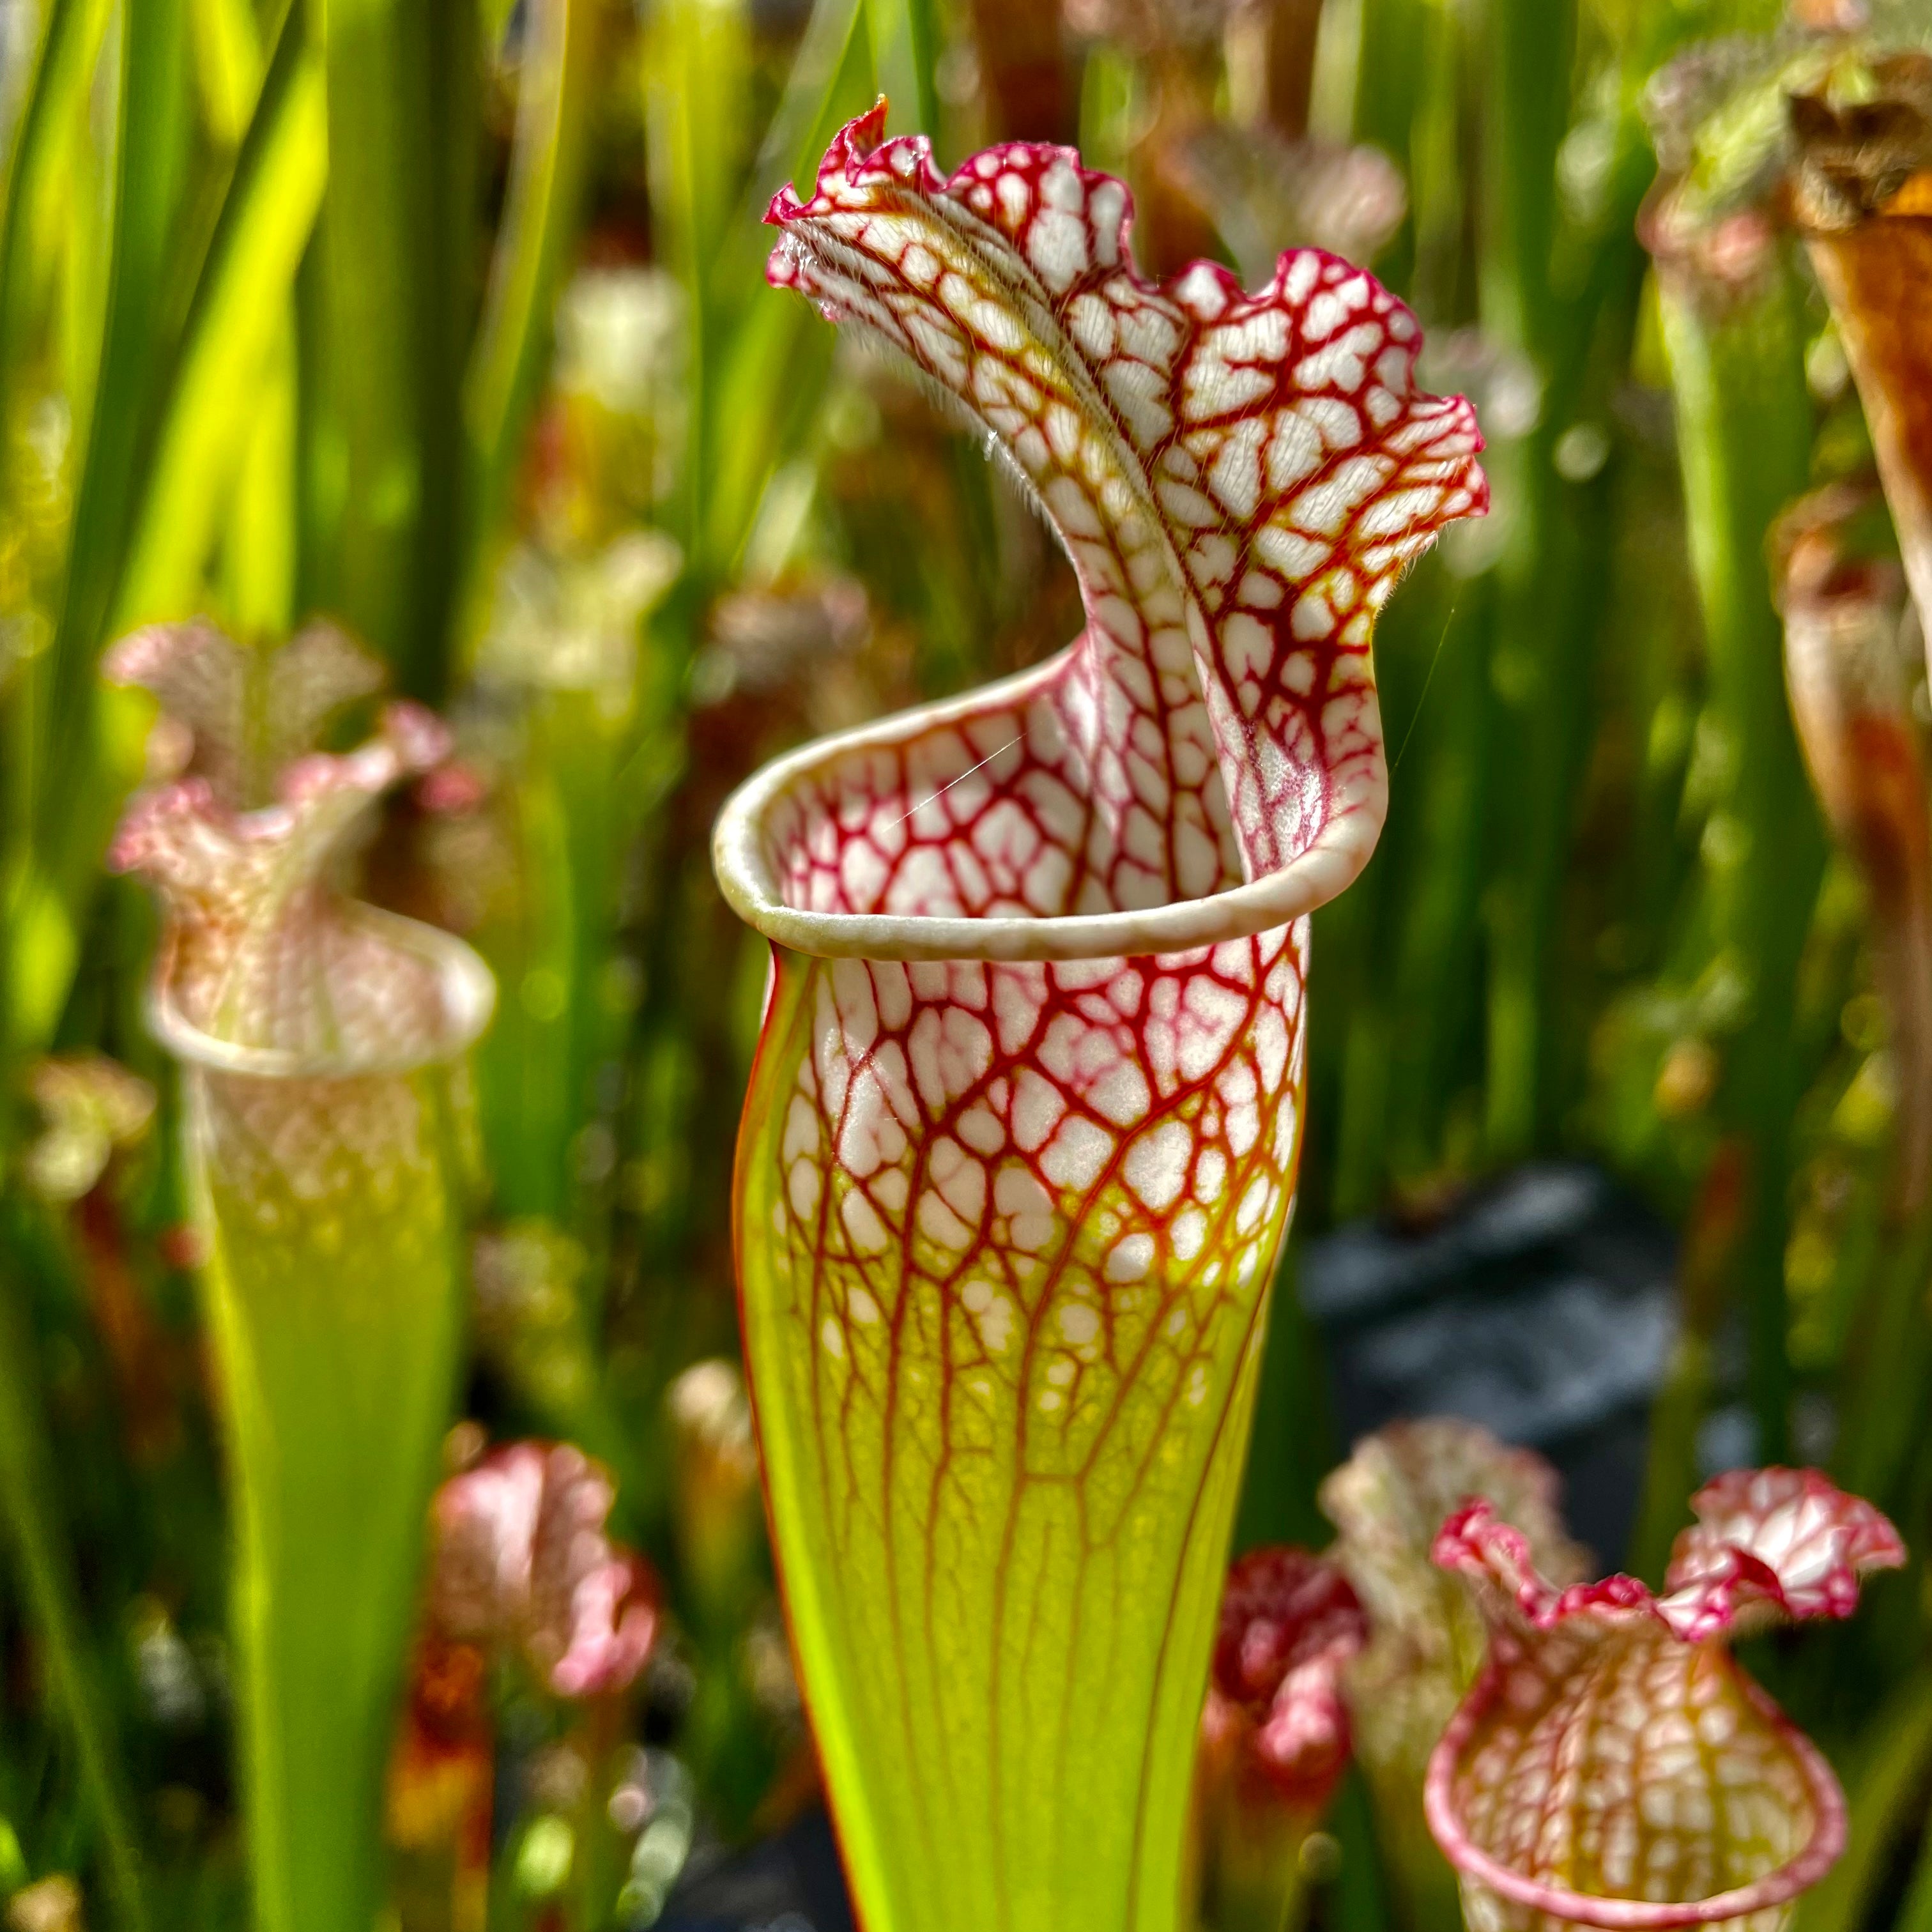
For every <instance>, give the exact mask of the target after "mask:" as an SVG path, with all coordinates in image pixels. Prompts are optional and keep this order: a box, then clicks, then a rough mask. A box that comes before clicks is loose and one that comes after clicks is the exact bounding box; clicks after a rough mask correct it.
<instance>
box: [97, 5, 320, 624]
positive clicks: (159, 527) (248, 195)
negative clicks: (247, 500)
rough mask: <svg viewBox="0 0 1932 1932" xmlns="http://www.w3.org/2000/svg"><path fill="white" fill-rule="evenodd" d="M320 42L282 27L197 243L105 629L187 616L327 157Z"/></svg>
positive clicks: (242, 449)
mask: <svg viewBox="0 0 1932 1932" xmlns="http://www.w3.org/2000/svg"><path fill="white" fill-rule="evenodd" d="M327 115H328V108H327V101H326V83H325V79H324V75H323V63H322V58H321V54H320V49H318V48H316V47H314V46H312V45H310V44H308V42H307V41H306V40H305V37H304V35H303V34H302V33H301V32H300V31H299V28H298V27H297V26H295V25H293V24H292V25H290V26H288V27H287V28H285V29H284V33H283V35H282V42H281V46H279V47H278V50H277V52H276V55H275V60H274V62H273V63H272V65H271V67H270V69H269V74H268V76H267V78H266V82H265V83H264V85H263V91H262V96H261V99H260V102H259V103H258V104H257V110H256V113H255V114H254V117H253V119H252V121H251V124H250V127H249V131H248V136H247V138H246V139H245V142H244V143H243V145H242V153H241V156H240V158H239V161H238V163H237V165H236V173H235V179H234V183H233V187H231V189H230V190H229V196H228V201H227V204H226V207H225V208H224V210H223V216H222V220H221V225H220V228H219V229H217V233H216V236H215V238H214V242H213V243H212V245H211V248H210V249H209V254H208V263H207V267H206V269H205V273H204V275H203V278H202V287H201V288H200V290H199V292H198V293H197V296H196V301H195V305H194V307H193V311H192V312H191V313H190V318H189V323H188V327H187V335H186V338H185V340H184V342H183V344H182V347H181V356H180V358H179V360H178V363H177V365H176V367H175V371H174V375H173V380H172V384H171V386H170V390H169V395H168V397H167V399H166V414H165V416H163V421H162V425H161V428H160V434H159V437H158V439H157V446H156V449H155V452H154V458H153V460H152V462H151V464H150V465H149V466H148V469H147V470H146V472H145V474H144V475H143V476H142V479H141V483H140V487H139V499H138V502H137V505H136V512H135V517H134V523H133V532H132V535H131V538H130V543H129V550H128V559H127V569H126V573H125V575H124V579H123V580H122V582H121V586H120V589H119V592H118V596H117V598H116V600H115V622H114V624H113V628H114V629H115V630H117V631H118V630H121V629H124V628H127V626H129V625H133V624H135V623H137V622H148V621H151V620H153V619H157V618H163V617H182V616H188V615H190V614H191V613H192V612H193V609H194V608H195V607H196V604H197V603H198V602H199V600H200V597H201V585H202V571H203V569H204V567H205V564H206V562H207V560H208V556H209V555H210V553H211V551H212V550H213V549H214V544H215V542H216V540H217V536H218V534H219V525H220V518H221V516H222V514H223V509H224V508H225V506H226V504H227V502H228V501H229V497H230V496H231V494H232V493H233V488H234V485H235V482H236V475H237V473H238V472H239V468H240V466H241V464H242V460H243V458H244V456H245V453H246V450H247V447H248V440H249V437H250V435H251V431H252V430H253V428H254V424H255V420H256V416H257V410H258V406H259V404H260V395H261V391H262V387H263V378H264V374H265V371H266V368H267V365H268V363H269V359H270V357H271V355H272V350H273V349H274V347H275V341H276V338H277V336H278V332H279V331H280V329H281V326H282V323H283V318H284V316H285V314H286V313H287V305H288V302H289V300H290V294H291V292H292V290H293V287H294V285H295V277H296V269H297V267H298V266H299V263H300V262H301V260H302V251H303V250H304V249H305V248H306V247H307V245H308V238H309V235H310V233H311V229H313V228H314V224H315V218H316V213H317V209H318V208H319V207H320V205H321V200H322V194H323V183H324V181H325V179H326V175H327V172H328V166H329V146H328V142H329V128H328V118H327Z"/></svg>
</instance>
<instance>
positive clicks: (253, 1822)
mask: <svg viewBox="0 0 1932 1932" xmlns="http://www.w3.org/2000/svg"><path fill="white" fill-rule="evenodd" d="M189 1084H190V1106H191V1108H192V1112H193V1127H194V1131H193V1160H194V1163H195V1176H196V1191H197V1193H198V1196H199V1205H200V1209H201V1215H202V1224H203V1231H204V1234H205V1238H206V1241H207V1256H206V1265H205V1271H204V1274H203V1277H202V1280H203V1289H204V1293H205V1301H206V1307H207V1313H208V1323H209V1327H210V1329H211V1333H212V1334H213V1337H214V1345H215V1354H216V1360H217V1367H218V1370H219V1379H220V1388H221V1396H222V1402H223V1411H224V1421H225V1424H226V1435H227V1447H228V1460H229V1483H230V1487H231V1493H232V1503H233V1514H234V1522H235V1525H236V1563H235V1578H236V1583H235V1631H234V1641H235V1648H236V1664H237V1676H238V1688H239V1694H240V1701H241V1706H242V1733H243V1739H244V1753H243V1756H244V1770H245V1779H246V1800H245V1810H246V1817H247V1823H248V1838H249V1855H250V1862H251V1868H252V1871H253V1882H254V1896H255V1914H256V1915H255V1924H256V1927H257V1932H368V1928H369V1927H371V1926H372V1925H373V1924H374V1923H375V1920H376V1915H377V1911H378V1909H379V1906H380V1900H381V1888H382V1861H381V1855H380V1832H381V1817H382V1796H383V1777H384V1772H385V1767H386V1761H387V1757H388V1754H389V1743H390V1739H391V1736H392V1732H393V1728H394V1724H395V1709H396V1700H397V1697H398V1691H399V1689H400V1686H401V1679H402V1673H403V1669H404V1658H405V1653H406V1651H407V1646H408V1642H409V1637H410V1627H411V1622H412V1611H413V1599H414V1595H415V1592H416V1584H417V1577H418V1570H419V1562H420V1559H421V1553H422V1547H423V1525H424V1522H425V1513H426V1511H427V1508H428V1502H429V1499H430V1494H431V1489H432V1487H433V1486H434V1481H435V1478H436V1474H437V1459H438V1448H439V1445H440V1440H441V1438H442V1436H443V1431H444V1430H445V1428H446V1426H447V1421H448V1418H449V1410H450V1404H451V1400H452V1391H453V1386H454V1380H455V1366H456V1360H457V1346H458V1335H459V1333H460V1316H461V1310H462V1292H461V1291H462V1283H463V1248H462V1244H461V1240H460V1235H461V1214H460V1201H459V1200H458V1198H457V1195H456V1192H455V1187H454V1186H453V1179H454V1177H455V1172H456V1163H455V1159H454V1150H453V1148H452V1144H451V1143H452V1135H451V1132H450V1104H449V1073H448V1070H447V1069H446V1068H443V1067H429V1068H426V1069H424V1070H419V1071H417V1072H415V1073H404V1074H389V1075H377V1076H368V1077H362V1078H346V1079H301V1078H296V1079H257V1078H253V1077H251V1076H239V1075H235V1074H230V1073H211V1072H208V1071H207V1070H190V1076H189Z"/></svg>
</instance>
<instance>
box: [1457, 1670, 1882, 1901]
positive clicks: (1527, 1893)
mask: <svg viewBox="0 0 1932 1932" xmlns="http://www.w3.org/2000/svg"><path fill="white" fill-rule="evenodd" d="M1740 1688H1742V1691H1744V1694H1745V1696H1746V1697H1748V1698H1749V1699H1750V1700H1751V1703H1753V1704H1754V1705H1755V1706H1757V1711H1758V1714H1759V1715H1760V1716H1761V1717H1762V1718H1763V1719H1764V1720H1765V1721H1766V1723H1767V1724H1770V1725H1771V1726H1772V1727H1773V1728H1774V1729H1775V1730H1776V1731H1777V1732H1778V1736H1779V1737H1780V1739H1781V1740H1782V1742H1783V1743H1784V1745H1785V1748H1787V1750H1788V1751H1790V1753H1791V1754H1792V1757H1793V1759H1794V1760H1796V1763H1797V1766H1798V1769H1799V1772H1800V1773H1801V1774H1802V1776H1803V1778H1804V1780H1805V1788H1806V1790H1807V1792H1808V1794H1809V1796H1810V1798H1811V1837H1810V1838H1809V1839H1808V1841H1806V1842H1805V1844H1804V1846H1802V1848H1801V1849H1799V1852H1797V1853H1796V1855H1795V1856H1793V1857H1792V1858H1787V1860H1786V1861H1785V1862H1784V1864H1781V1865H1778V1866H1775V1867H1773V1868H1772V1870H1769V1871H1768V1872H1766V1873H1763V1876H1760V1877H1758V1878H1755V1879H1752V1880H1751V1882H1749V1883H1748V1884H1746V1885H1735V1886H1733V1888H1731V1889H1730V1890H1729V1891H1720V1892H1713V1893H1712V1894H1710V1896H1709V1897H1706V1898H1697V1899H1686V1900H1665V1901H1658V1900H1650V1899H1642V1898H1613V1897H1606V1896H1604V1895H1603V1894H1599V1893H1594V1892H1582V1891H1571V1889H1570V1888H1568V1886H1567V1885H1558V1884H1554V1883H1550V1882H1545V1881H1544V1880H1541V1879H1533V1878H1530V1877H1528V1876H1526V1875H1525V1874H1524V1873H1521V1872H1519V1871H1514V1870H1511V1868H1510V1867H1508V1865H1506V1864H1503V1863H1502V1861H1500V1860H1499V1859H1497V1858H1493V1857H1492V1856H1491V1855H1490V1853H1488V1852H1486V1851H1484V1849H1482V1848H1481V1846H1478V1845H1477V1844H1475V1843H1473V1842H1472V1841H1471V1839H1470V1838H1469V1836H1468V1835H1467V1834H1466V1832H1464V1830H1463V1823H1462V1819H1461V1817H1460V1814H1459V1813H1458V1811H1457V1808H1456V1799H1455V1793H1454V1778H1455V1769H1456V1765H1457V1760H1458V1759H1459V1758H1460V1756H1461V1754H1462V1751H1463V1747H1464V1745H1466V1742H1467V1741H1468V1739H1469V1734H1470V1733H1471V1732H1472V1730H1474V1729H1475V1725H1476V1724H1477V1722H1478V1720H1479V1719H1480V1718H1481V1716H1482V1715H1483V1712H1484V1710H1485V1709H1487V1700H1484V1699H1482V1698H1480V1697H1471V1698H1470V1699H1469V1700H1468V1701H1467V1702H1466V1703H1464V1704H1463V1707H1462V1709H1460V1710H1459V1711H1458V1712H1457V1714H1456V1715H1455V1717H1454V1718H1453V1719H1451V1722H1450V1725H1449V1728H1448V1730H1446V1731H1445V1732H1444V1733H1443V1734H1442V1739H1441V1741H1440V1742H1439V1743H1438V1744H1437V1745H1436V1749H1435V1751H1434V1752H1433V1754H1431V1756H1430V1760H1429V1772H1428V1776H1427V1781H1426V1782H1425V1784H1424V1788H1423V1805H1424V1810H1425V1811H1427V1814H1428V1817H1429V1823H1430V1829H1431V1831H1432V1832H1433V1833H1434V1835H1435V1837H1436V1842H1437V1843H1439V1844H1440V1845H1441V1846H1442V1847H1443V1849H1444V1850H1445V1852H1448V1856H1449V1860H1450V1862H1451V1864H1453V1865H1454V1867H1455V1868H1456V1870H1457V1875H1458V1876H1460V1877H1463V1878H1466V1879H1474V1880H1475V1882H1477V1883H1478V1884H1479V1885H1484V1886H1486V1887H1487V1888H1488V1889H1489V1890H1490V1891H1493V1892H1495V1893H1496V1894H1497V1895H1498V1896H1499V1897H1502V1898H1504V1899H1506V1900H1508V1901H1509V1903H1511V1904H1513V1905H1520V1906H1526V1907H1527V1908H1529V1909H1530V1910H1532V1911H1535V1912H1543V1913H1544V1914H1546V1915H1547V1916H1548V1917H1550V1918H1553V1919H1556V1920H1559V1921H1564V1922H1566V1923H1568V1924H1574V1925H1588V1926H1595V1927H1601V1928H1602V1932H1680V1929H1681V1928H1683V1927H1690V1926H1695V1925H1724V1924H1729V1923H1731V1922H1733V1921H1741V1920H1743V1919H1745V1918H1749V1917H1750V1916H1751V1915H1752V1914H1754V1913H1755V1912H1763V1911H1765V1910H1766V1909H1768V1908H1771V1907H1775V1906H1780V1905H1784V1904H1787V1903H1789V1902H1790V1901H1791V1900H1793V1899H1795V1898H1796V1897H1798V1896H1799V1894H1800V1893H1801V1892H1803V1891H1808V1889H1809V1888H1811V1886H1813V1885H1816V1884H1817V1882H1818V1881H1819V1879H1821V1878H1823V1876H1824V1875H1825V1874H1826V1872H1828V1871H1829V1870H1831V1868H1832V1866H1833V1865H1834V1864H1836V1863H1837V1861H1838V1855H1839V1854H1840V1853H1841V1852H1842V1851H1843V1849H1844V1848H1845V1835H1846V1812H1845V1796H1844V1793H1843V1790H1841V1788H1840V1786H1839V1784H1838V1778H1837V1777H1836V1776H1835V1774H1834V1773H1833V1772H1832V1767H1831V1766H1830V1765H1829V1764H1828V1763H1826V1760H1825V1757H1824V1754H1823V1753H1822V1752H1821V1751H1820V1750H1819V1749H1818V1748H1817V1745H1814V1743H1813V1742H1811V1739H1809V1738H1808V1737H1807V1736H1805V1733H1803V1732H1802V1731H1801V1730H1799V1728H1798V1727H1797V1726H1796V1725H1795V1724H1793V1723H1792V1722H1791V1721H1790V1718H1787V1717H1786V1716H1785V1715H1784V1712H1782V1711H1781V1710H1780V1709H1778V1706H1777V1705H1776V1704H1775V1703H1773V1702H1772V1700H1771V1698H1770V1697H1769V1696H1768V1695H1767V1694H1766V1693H1765V1692H1764V1691H1763V1690H1761V1689H1760V1688H1759V1687H1758V1686H1757V1685H1755V1684H1753V1683H1751V1682H1749V1681H1748V1680H1747V1681H1745V1682H1743V1683H1742V1685H1741V1687H1740ZM1451 1846H1453V1847H1454V1849H1453V1850H1452V1849H1451Z"/></svg>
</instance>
